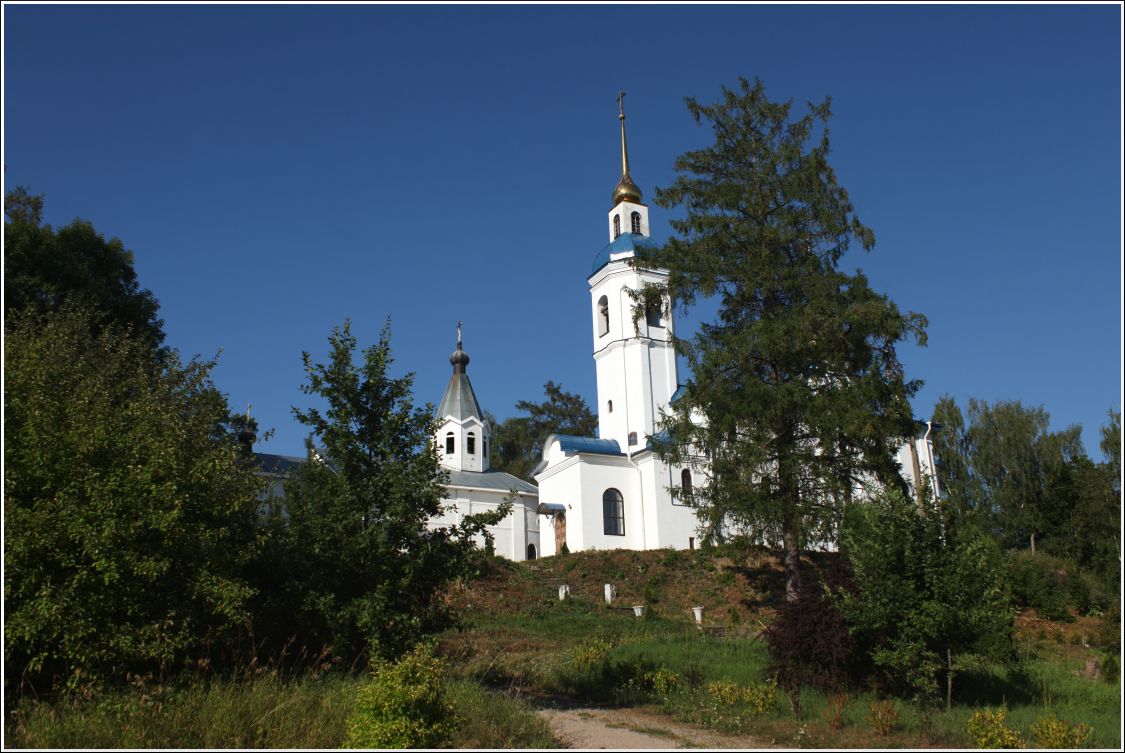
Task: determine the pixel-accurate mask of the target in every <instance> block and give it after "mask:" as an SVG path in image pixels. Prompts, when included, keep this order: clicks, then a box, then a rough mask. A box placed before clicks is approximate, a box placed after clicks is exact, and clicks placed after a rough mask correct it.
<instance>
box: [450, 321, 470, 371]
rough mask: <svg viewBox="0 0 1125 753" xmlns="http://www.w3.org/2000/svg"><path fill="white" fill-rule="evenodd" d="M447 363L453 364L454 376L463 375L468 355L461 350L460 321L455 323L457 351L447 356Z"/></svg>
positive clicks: (467, 362) (467, 363)
mask: <svg viewBox="0 0 1125 753" xmlns="http://www.w3.org/2000/svg"><path fill="white" fill-rule="evenodd" d="M449 362H450V363H451V364H453V373H454V374H464V373H465V367H466V366H468V365H469V354H468V353H466V352H465V351H463V350H461V321H460V320H458V321H457V350H455V351H453V354H452V355H451V356H449Z"/></svg>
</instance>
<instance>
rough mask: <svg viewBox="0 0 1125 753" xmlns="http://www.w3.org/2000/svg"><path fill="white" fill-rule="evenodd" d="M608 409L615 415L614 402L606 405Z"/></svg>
mask: <svg viewBox="0 0 1125 753" xmlns="http://www.w3.org/2000/svg"><path fill="white" fill-rule="evenodd" d="M606 408H608V409H609V412H610V413H613V401H612V400H610V401H609V402H608V403H606Z"/></svg>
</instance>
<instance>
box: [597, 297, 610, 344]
mask: <svg viewBox="0 0 1125 753" xmlns="http://www.w3.org/2000/svg"><path fill="white" fill-rule="evenodd" d="M606 334H609V299H608V298H606V297H605V296H604V295H603V296H602V297H601V298H599V299H598V336H599V337H601V336H603V335H606Z"/></svg>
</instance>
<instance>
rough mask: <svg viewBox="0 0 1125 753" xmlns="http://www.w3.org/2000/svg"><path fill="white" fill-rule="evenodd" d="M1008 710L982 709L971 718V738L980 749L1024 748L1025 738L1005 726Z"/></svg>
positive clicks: (1002, 708)
mask: <svg viewBox="0 0 1125 753" xmlns="http://www.w3.org/2000/svg"><path fill="white" fill-rule="evenodd" d="M1007 716H1008V709H1007V708H1005V707H1003V706H1001V707H1000V708H998V709H996V710H995V711H991V710H989V709H981V710H980V711H976V712H974V713H973V715H972V716H970V717H969V725H968V726H969V737H970V738H972V741H973V745H975V746H976V747H978V748H1022V747H1023V738H1022V737H1020V734H1019V733H1018V732H1016V731H1015V730H1014V729H1011V728H1010V727H1008V726H1007V725H1006V724H1004V719H1005V717H1007Z"/></svg>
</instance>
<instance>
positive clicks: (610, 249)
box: [590, 233, 659, 275]
mask: <svg viewBox="0 0 1125 753" xmlns="http://www.w3.org/2000/svg"><path fill="white" fill-rule="evenodd" d="M638 248H659V244H658V243H657V242H656V241H654V240H653V239H652V238H649V237H647V236H644V235H641V234H640V233H622V234H621V235H619V236H617V238H616V239H614V241H613V243H607V244H606V246H605V248H603V249H602V250H601V251H599V252H598V255H597V256H595V257H594V266H593V267H592V268H591V269H590V274H591V275H593V274H594V273H595V272H597V271H598V270H599V269H601V268H602V267H604V266H605V265H606V264H609V263H610V262H611V261H614V260H613V259H611V258H610V257H613V256H618V255H620V254H626V253H628V254H632V253H633V252H635V251H636V250H637V249H638Z"/></svg>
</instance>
